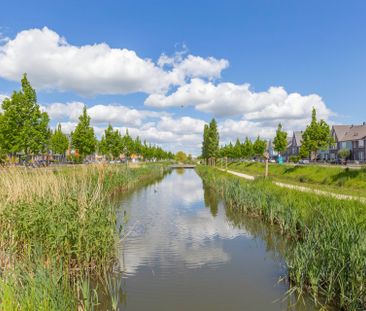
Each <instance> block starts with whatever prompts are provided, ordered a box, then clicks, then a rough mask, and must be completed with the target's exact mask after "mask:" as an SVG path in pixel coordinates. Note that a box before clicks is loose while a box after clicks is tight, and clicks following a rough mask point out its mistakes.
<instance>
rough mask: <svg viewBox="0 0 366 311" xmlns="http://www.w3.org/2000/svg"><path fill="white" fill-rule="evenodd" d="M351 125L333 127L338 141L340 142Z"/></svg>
mask: <svg viewBox="0 0 366 311" xmlns="http://www.w3.org/2000/svg"><path fill="white" fill-rule="evenodd" d="M350 127H351V125H333V126H332V129H333V131H334V132H335V134H336V136H337V139H338V141H342V139H343V137H344V135H345V134H346V133H347V131H348V130H349V129H350Z"/></svg>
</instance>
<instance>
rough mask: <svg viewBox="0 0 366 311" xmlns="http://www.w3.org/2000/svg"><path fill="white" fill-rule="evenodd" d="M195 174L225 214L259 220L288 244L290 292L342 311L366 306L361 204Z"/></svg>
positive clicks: (365, 208) (204, 171)
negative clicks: (307, 294) (233, 212)
mask: <svg viewBox="0 0 366 311" xmlns="http://www.w3.org/2000/svg"><path fill="white" fill-rule="evenodd" d="M197 170H198V172H199V174H200V175H201V177H202V178H203V180H204V182H205V184H206V185H208V186H209V187H211V188H213V189H215V190H216V191H217V192H218V193H220V194H221V195H222V196H223V198H224V199H225V201H226V203H227V207H228V208H229V209H233V210H236V211H237V212H244V213H247V214H249V215H255V216H256V217H260V218H261V219H262V220H263V221H266V222H268V223H270V224H273V225H276V226H278V228H279V229H280V231H281V232H282V233H283V234H284V235H285V236H286V237H287V238H289V239H291V240H292V241H293V243H290V244H289V245H291V247H290V249H289V250H288V251H287V253H286V255H285V260H286V262H287V265H288V273H289V278H290V280H291V282H292V283H293V285H294V287H293V289H294V290H296V291H298V292H299V293H301V292H302V291H304V290H306V291H309V292H310V294H311V295H312V297H313V298H314V299H315V300H316V301H319V298H320V297H321V299H322V300H325V302H326V303H327V304H335V305H337V306H338V307H340V308H344V309H346V310H360V309H364V308H365V307H366V288H365V284H366V273H365V271H366V205H364V204H362V203H360V202H357V201H342V200H337V199H333V198H329V197H323V196H314V195H312V194H308V193H302V192H298V191H295V190H289V189H283V188H280V187H277V186H275V185H273V184H272V183H270V182H268V181H264V180H256V181H254V182H248V181H245V180H243V179H241V178H239V177H235V176H232V175H229V174H227V173H223V172H221V171H218V170H214V169H212V168H206V167H198V168H197Z"/></svg>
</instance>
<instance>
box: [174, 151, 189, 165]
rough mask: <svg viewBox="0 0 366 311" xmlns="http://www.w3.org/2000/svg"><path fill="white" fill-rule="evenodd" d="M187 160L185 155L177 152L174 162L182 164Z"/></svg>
mask: <svg viewBox="0 0 366 311" xmlns="http://www.w3.org/2000/svg"><path fill="white" fill-rule="evenodd" d="M187 159H188V158H187V155H186V154H185V153H184V152H183V151H178V152H177V153H176V155H175V160H176V161H178V162H181V163H184V162H186V161H187Z"/></svg>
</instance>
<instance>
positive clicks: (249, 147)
mask: <svg viewBox="0 0 366 311" xmlns="http://www.w3.org/2000/svg"><path fill="white" fill-rule="evenodd" d="M242 155H243V157H244V158H246V159H249V158H251V157H253V143H252V141H251V140H250V139H249V138H248V137H245V141H244V143H243V144H242Z"/></svg>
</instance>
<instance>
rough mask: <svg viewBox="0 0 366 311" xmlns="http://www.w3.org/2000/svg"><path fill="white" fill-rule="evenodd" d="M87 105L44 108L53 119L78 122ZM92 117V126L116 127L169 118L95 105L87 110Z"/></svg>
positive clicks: (144, 112) (157, 114) (53, 104)
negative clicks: (146, 120) (107, 125)
mask: <svg viewBox="0 0 366 311" xmlns="http://www.w3.org/2000/svg"><path fill="white" fill-rule="evenodd" d="M84 106H85V103H82V102H70V103H52V104H49V105H46V106H42V110H44V111H46V112H47V113H48V115H49V116H50V118H51V119H54V120H64V119H68V120H70V121H75V122H76V121H77V120H78V119H79V116H80V114H81V113H82V111H83V107H84ZM87 112H88V114H89V116H90V117H91V123H92V124H108V123H110V124H112V125H114V126H140V125H142V121H143V120H144V119H146V118H160V117H162V116H163V117H164V116H167V115H168V114H166V113H158V112H155V111H149V110H137V109H133V108H128V107H126V106H122V105H118V104H114V105H111V104H110V105H101V104H100V105H94V106H91V107H89V108H88V109H87Z"/></svg>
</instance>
